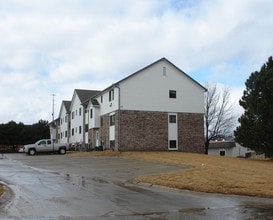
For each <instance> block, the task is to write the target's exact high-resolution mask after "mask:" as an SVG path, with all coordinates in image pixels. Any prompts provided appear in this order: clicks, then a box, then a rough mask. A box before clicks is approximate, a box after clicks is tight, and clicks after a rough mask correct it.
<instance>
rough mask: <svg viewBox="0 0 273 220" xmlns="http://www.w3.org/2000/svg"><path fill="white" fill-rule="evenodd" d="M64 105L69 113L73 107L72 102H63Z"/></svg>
mask: <svg viewBox="0 0 273 220" xmlns="http://www.w3.org/2000/svg"><path fill="white" fill-rule="evenodd" d="M63 104H64V107H65V110H66V111H67V112H68V111H69V108H70V105H71V101H67V100H63Z"/></svg>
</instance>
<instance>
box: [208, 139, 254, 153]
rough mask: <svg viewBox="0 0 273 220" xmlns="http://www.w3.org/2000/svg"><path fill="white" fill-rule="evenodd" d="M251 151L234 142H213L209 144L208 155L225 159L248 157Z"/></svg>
mask: <svg viewBox="0 0 273 220" xmlns="http://www.w3.org/2000/svg"><path fill="white" fill-rule="evenodd" d="M252 152H253V151H252V150H250V149H248V148H246V147H243V146H241V145H240V144H238V143H235V141H213V142H211V143H210V144H209V150H208V154H209V155H219V156H227V157H248V155H251V154H250V153H252Z"/></svg>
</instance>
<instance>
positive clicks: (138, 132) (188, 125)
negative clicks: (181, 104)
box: [121, 110, 204, 153]
mask: <svg viewBox="0 0 273 220" xmlns="http://www.w3.org/2000/svg"><path fill="white" fill-rule="evenodd" d="M177 115H178V151H185V152H195V153H204V130H203V128H204V124H203V114H192V113H178V114H177ZM121 150H124V151H134V150H149V151H167V150H168V113H167V112H146V111H125V110H122V111H121Z"/></svg>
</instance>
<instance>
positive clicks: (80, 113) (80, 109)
mask: <svg viewBox="0 0 273 220" xmlns="http://www.w3.org/2000/svg"><path fill="white" fill-rule="evenodd" d="M81 115H82V108H79V116H81Z"/></svg>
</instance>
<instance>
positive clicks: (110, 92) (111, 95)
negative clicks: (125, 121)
mask: <svg viewBox="0 0 273 220" xmlns="http://www.w3.org/2000/svg"><path fill="white" fill-rule="evenodd" d="M112 100H114V89H112V90H110V91H109V102H111V101H112Z"/></svg>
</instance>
